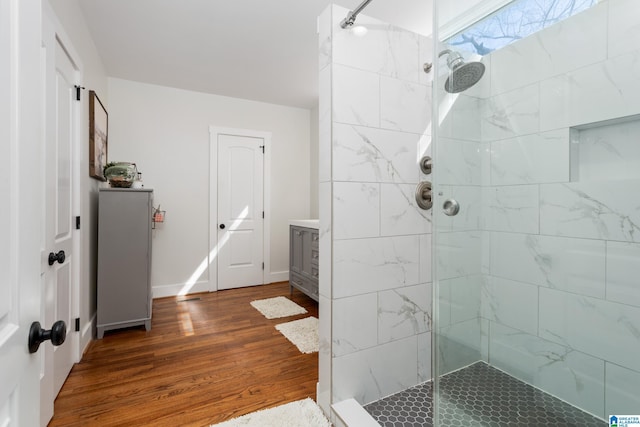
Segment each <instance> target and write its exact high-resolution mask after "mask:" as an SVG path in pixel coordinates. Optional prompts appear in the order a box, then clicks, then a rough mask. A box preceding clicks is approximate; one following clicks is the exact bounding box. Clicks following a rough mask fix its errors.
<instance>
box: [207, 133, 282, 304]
mask: <svg viewBox="0 0 640 427" xmlns="http://www.w3.org/2000/svg"><path fill="white" fill-rule="evenodd" d="M218 135H234V136H247V137H251V138H262V140H263V141H264V168H263V171H262V174H263V176H262V183H263V196H262V197H263V199H264V201H263V209H264V222H263V238H262V253H263V258H264V270H263V271H262V283H263V284H267V283H271V252H270V249H271V132H264V131H257V130H251V129H236V128H226V127H218V126H210V127H209V251H208V253H207V261H208V265H209V289H208V290H209V291H210V292H215V291H217V290H218V262H217V259H215V260H214V259H212V257H213V255H214V253H215V248H216V246H217V244H218Z"/></svg>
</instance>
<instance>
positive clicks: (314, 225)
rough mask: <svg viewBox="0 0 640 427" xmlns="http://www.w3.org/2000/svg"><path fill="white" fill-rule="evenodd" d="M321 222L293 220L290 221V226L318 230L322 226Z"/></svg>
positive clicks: (316, 220) (315, 220)
mask: <svg viewBox="0 0 640 427" xmlns="http://www.w3.org/2000/svg"><path fill="white" fill-rule="evenodd" d="M319 223H320V220H318V219H292V220H289V225H297V226H298V227H307V228H315V229H316V230H317V229H318V228H319V226H320V224H319Z"/></svg>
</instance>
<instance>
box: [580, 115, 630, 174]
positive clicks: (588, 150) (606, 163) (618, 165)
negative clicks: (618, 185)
mask: <svg viewBox="0 0 640 427" xmlns="http://www.w3.org/2000/svg"><path fill="white" fill-rule="evenodd" d="M570 138H571V157H570V158H571V181H572V182H578V181H580V182H585V181H612V180H615V181H617V180H629V179H640V167H638V165H640V115H634V116H627V117H621V118H616V119H611V120H605V121H601V122H596V123H589V124H585V125H580V126H576V127H572V128H571V133H570Z"/></svg>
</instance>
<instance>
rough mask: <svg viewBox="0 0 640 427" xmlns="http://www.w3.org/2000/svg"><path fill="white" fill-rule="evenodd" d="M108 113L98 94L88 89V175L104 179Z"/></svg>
mask: <svg viewBox="0 0 640 427" xmlns="http://www.w3.org/2000/svg"><path fill="white" fill-rule="evenodd" d="M108 124H109V115H108V114H107V110H105V109H104V105H102V102H100V99H99V98H98V95H96V93H95V92H94V91H92V90H90V91H89V176H90V177H92V178H95V179H99V180H100V181H106V180H107V179H106V178H105V177H104V166H105V165H106V164H107V141H108V138H107V134H108V129H109V127H108Z"/></svg>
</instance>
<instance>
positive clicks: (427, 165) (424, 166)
mask: <svg viewBox="0 0 640 427" xmlns="http://www.w3.org/2000/svg"><path fill="white" fill-rule="evenodd" d="M432 167H433V164H432V163H431V157H429V156H424V157H422V159H420V170H421V171H422V173H423V174H425V175H429V174H430V173H431V168H432Z"/></svg>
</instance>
